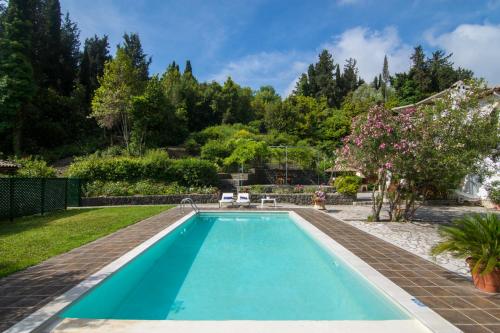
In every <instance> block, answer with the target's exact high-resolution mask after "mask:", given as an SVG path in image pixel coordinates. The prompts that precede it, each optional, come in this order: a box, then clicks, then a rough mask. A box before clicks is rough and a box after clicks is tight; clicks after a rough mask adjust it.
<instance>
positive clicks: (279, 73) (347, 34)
mask: <svg viewBox="0 0 500 333" xmlns="http://www.w3.org/2000/svg"><path fill="white" fill-rule="evenodd" d="M325 48H326V49H328V50H329V51H330V52H331V53H332V54H333V57H334V61H335V62H336V63H340V64H341V66H343V64H344V61H345V60H346V59H348V58H355V59H356V60H357V61H358V68H359V72H360V75H361V77H362V78H364V79H365V80H367V81H371V80H372V79H373V77H375V75H378V74H379V73H380V72H381V71H382V65H383V61H384V56H385V55H387V58H388V60H389V70H390V71H391V73H395V72H402V71H406V70H408V68H409V66H410V54H411V52H412V48H411V47H410V46H408V45H406V44H404V43H402V41H401V39H400V38H399V35H398V32H397V30H396V29H395V28H392V27H390V28H386V29H384V30H382V31H372V30H369V29H367V28H363V27H356V28H353V29H349V30H346V31H344V32H343V33H342V34H340V35H338V36H336V37H334V38H333V39H332V41H331V42H329V43H325V44H323V45H321V46H320V47H318V48H317V49H316V50H314V51H313V52H296V51H291V52H261V53H257V54H252V55H248V56H245V57H243V58H241V59H238V60H235V61H233V62H231V63H229V64H227V65H226V66H225V67H224V68H223V69H222V70H221V71H220V72H219V73H217V74H215V75H213V76H212V79H214V80H216V81H219V82H222V81H224V80H225V79H226V78H227V77H228V76H231V77H232V78H233V79H234V80H235V81H236V82H240V83H242V84H244V85H249V86H251V87H253V88H255V89H256V88H258V87H260V86H262V85H266V84H270V85H273V86H274V87H275V88H276V89H277V91H278V92H279V93H281V94H282V96H287V95H289V94H290V93H291V92H292V91H293V88H294V87H295V83H296V82H297V79H298V77H299V76H300V74H302V73H303V72H305V71H306V70H307V66H308V65H309V64H310V63H313V62H315V61H317V54H318V53H319V52H320V51H321V50H322V49H325Z"/></svg>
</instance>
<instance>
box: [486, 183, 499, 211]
mask: <svg viewBox="0 0 500 333" xmlns="http://www.w3.org/2000/svg"><path fill="white" fill-rule="evenodd" d="M488 198H490V200H491V201H492V202H493V203H495V204H497V205H500V181H498V180H497V181H494V182H492V183H491V185H490V186H488Z"/></svg>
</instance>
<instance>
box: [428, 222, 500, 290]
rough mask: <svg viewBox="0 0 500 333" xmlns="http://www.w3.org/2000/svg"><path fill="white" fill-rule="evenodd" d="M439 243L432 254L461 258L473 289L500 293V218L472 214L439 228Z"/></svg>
mask: <svg viewBox="0 0 500 333" xmlns="http://www.w3.org/2000/svg"><path fill="white" fill-rule="evenodd" d="M440 234H441V235H442V236H443V238H444V239H443V241H441V242H440V243H439V244H437V245H435V246H434V247H433V248H432V251H431V252H432V254H433V255H437V254H440V253H443V252H450V253H451V255H453V256H454V257H456V258H464V259H465V260H466V261H467V263H468V264H469V267H470V269H471V274H472V280H473V282H474V285H475V286H476V288H478V289H480V290H483V291H486V292H500V217H499V215H498V214H486V215H480V214H472V215H467V216H465V217H463V218H461V219H458V220H455V221H453V225H451V226H442V227H441V228H440Z"/></svg>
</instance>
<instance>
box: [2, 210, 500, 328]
mask: <svg viewBox="0 0 500 333" xmlns="http://www.w3.org/2000/svg"><path fill="white" fill-rule="evenodd" d="M285 210H290V209H285ZM293 210H295V211H296V212H297V213H298V214H299V215H301V216H302V217H304V218H305V219H307V220H308V221H310V222H311V223H312V224H313V225H315V226H316V227H317V228H319V229H320V230H322V231H323V232H324V233H326V234H328V235H329V236H330V237H332V238H333V239H335V240H336V241H337V242H339V243H340V244H342V245H343V246H344V247H346V248H347V249H349V250H350V251H351V252H353V253H354V254H356V255H357V256H359V257H360V258H362V259H363V260H364V261H366V262H367V263H368V264H370V265H372V267H374V268H375V269H377V270H378V271H379V272H381V273H382V274H383V275H385V276H386V277H388V278H389V279H391V280H392V281H393V282H394V283H396V284H397V285H399V286H400V287H401V288H403V289H405V290H406V291H408V292H409V293H410V294H412V295H413V296H415V297H417V298H418V299H419V300H420V301H421V302H423V303H424V304H426V305H427V306H428V307H430V308H431V309H433V310H434V311H436V312H437V313H439V314H440V315H441V316H443V317H444V318H446V319H447V320H449V321H450V322H451V323H453V324H454V325H456V326H457V327H458V328H460V329H461V330H463V331H464V332H489V333H491V332H498V333H500V295H491V294H485V293H482V292H480V291H478V290H476V289H474V287H473V286H471V283H470V281H468V280H467V279H466V278H464V277H461V276H460V275H457V274H455V273H452V272H450V271H447V270H446V269H444V268H441V267H440V266H437V265H435V264H433V263H431V262H428V261H426V260H424V259H422V258H420V257H418V256H415V255H413V254H411V253H409V252H406V251H404V250H401V249H400V248H399V247H396V246H394V245H391V244H389V243H387V242H385V241H383V240H380V239H379V238H376V237H375V236H372V235H370V234H367V233H365V232H363V231H361V230H359V229H356V228H354V227H351V226H350V225H347V224H345V223H343V222H340V221H338V220H336V219H335V218H333V217H331V216H329V215H327V214H323V213H321V212H318V211H315V210H312V209H307V208H296V209H293ZM180 217H181V215H180V213H179V210H178V209H172V210H169V211H167V212H164V213H161V214H160V215H157V216H154V217H152V218H149V219H147V220H144V221H142V222H139V223H137V224H134V225H132V226H129V227H127V228H124V229H122V230H120V231H118V232H116V233H114V234H112V235H109V236H107V237H104V238H101V239H99V240H97V241H94V242H92V243H89V244H87V245H84V246H82V247H80V248H77V249H74V250H72V251H70V252H68V253H65V254H62V255H59V256H57V257H54V258H51V259H49V260H47V261H45V262H43V263H41V264H39V265H37V266H33V267H30V268H28V269H26V270H24V271H21V272H18V273H15V274H13V275H10V276H8V277H6V278H3V279H1V280H0V331H2V330H4V329H7V328H8V327H10V326H12V325H13V324H15V323H16V322H18V321H19V320H21V319H23V318H24V317H26V316H28V315H29V314H30V313H32V312H34V311H36V310H37V309H39V308H41V307H43V306H44V305H45V304H47V303H48V302H50V301H51V300H52V299H53V298H54V297H56V296H59V295H61V294H63V293H64V292H66V291H67V290H69V289H70V288H72V287H73V286H75V285H76V284H78V283H79V282H81V281H82V280H84V279H85V278H86V277H88V276H90V275H91V274H93V273H95V272H96V271H98V270H99V269H101V268H102V267H104V266H105V265H107V264H108V263H110V262H112V261H114V260H115V259H117V258H118V257H120V256H121V255H123V254H124V253H126V252H128V251H129V250H131V249H133V248H134V247H136V246H137V245H139V244H140V243H142V242H143V241H145V240H147V239H149V238H150V237H152V236H153V235H155V234H156V233H158V232H159V231H161V230H163V229H164V228H166V227H167V226H169V225H170V224H172V223H173V222H175V221H176V220H177V219H179V218H180Z"/></svg>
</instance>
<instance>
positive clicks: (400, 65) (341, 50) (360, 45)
mask: <svg viewBox="0 0 500 333" xmlns="http://www.w3.org/2000/svg"><path fill="white" fill-rule="evenodd" d="M322 48H326V49H328V50H329V51H330V52H331V53H332V54H333V57H334V60H335V62H337V63H340V64H342V65H343V64H344V61H345V59H348V58H354V59H356V60H357V64H358V68H359V73H360V76H361V77H362V78H363V79H365V80H366V81H371V80H372V79H373V78H374V77H375V76H376V75H378V74H379V73H380V72H381V71H382V65H383V62H384V56H385V55H387V60H388V62H389V71H390V72H391V73H395V72H402V71H406V70H408V68H409V66H410V55H411V52H412V48H411V47H410V46H409V45H406V44H404V43H403V42H402V41H401V39H400V38H399V34H398V31H397V30H396V28H393V27H388V28H386V29H384V30H382V31H377V30H370V29H368V28H364V27H356V28H352V29H349V30H346V31H344V32H343V33H342V34H341V35H339V36H337V37H335V38H334V39H333V42H330V43H326V44H324V45H323V47H322Z"/></svg>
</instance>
